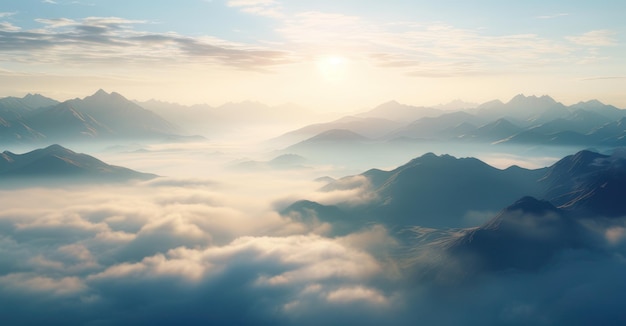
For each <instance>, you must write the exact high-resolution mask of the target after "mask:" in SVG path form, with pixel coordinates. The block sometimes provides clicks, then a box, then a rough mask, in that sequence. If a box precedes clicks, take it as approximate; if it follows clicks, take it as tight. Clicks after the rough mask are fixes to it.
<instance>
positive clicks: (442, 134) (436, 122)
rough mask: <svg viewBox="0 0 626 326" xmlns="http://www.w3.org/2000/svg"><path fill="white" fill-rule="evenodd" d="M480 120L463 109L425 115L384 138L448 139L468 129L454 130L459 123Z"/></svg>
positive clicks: (464, 123)
mask: <svg viewBox="0 0 626 326" xmlns="http://www.w3.org/2000/svg"><path fill="white" fill-rule="evenodd" d="M481 121H482V120H481V119H479V118H477V117H476V116H474V115H472V114H470V113H467V112H464V111H458V112H452V113H446V114H442V115H440V116H437V117H425V118H421V119H418V120H416V121H413V122H411V123H410V124H408V125H407V126H405V127H403V128H400V129H398V130H396V131H393V132H391V133H389V134H388V135H387V136H385V138H386V139H394V138H410V139H442V138H443V139H449V138H452V137H457V136H460V134H463V133H465V132H467V131H468V130H467V129H466V128H461V130H460V131H459V130H456V129H455V128H456V127H458V126H459V125H465V126H467V125H468V124H469V126H472V125H474V126H475V125H477V124H480V122H481ZM471 129H473V128H470V130H471Z"/></svg>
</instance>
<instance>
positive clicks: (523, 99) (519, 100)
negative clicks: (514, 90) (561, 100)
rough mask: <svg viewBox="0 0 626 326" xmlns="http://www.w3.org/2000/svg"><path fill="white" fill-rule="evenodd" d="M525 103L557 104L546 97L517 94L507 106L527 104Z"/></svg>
mask: <svg viewBox="0 0 626 326" xmlns="http://www.w3.org/2000/svg"><path fill="white" fill-rule="evenodd" d="M527 103H542V104H556V103H557V102H556V101H555V100H554V99H553V98H552V97H550V96H548V95H542V96H540V97H537V96H535V95H530V96H525V95H524V94H518V95H515V97H513V98H512V99H511V100H510V101H509V103H508V104H527Z"/></svg>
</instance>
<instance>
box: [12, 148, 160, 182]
mask: <svg viewBox="0 0 626 326" xmlns="http://www.w3.org/2000/svg"><path fill="white" fill-rule="evenodd" d="M154 177H156V175H154V174H148V173H140V172H137V171H133V170H130V169H127V168H123V167H119V166H114V165H109V164H106V163H104V162H102V161H100V160H98V159H96V158H95V157H93V156H90V155H87V154H81V153H76V152H73V151H71V150H69V149H67V148H65V147H63V146H60V145H50V146H48V147H46V148H42V149H37V150H34V151H31V152H28V153H24V154H14V153H12V152H9V151H4V152H2V153H0V179H3V180H5V182H6V181H16V182H27V183H38V182H42V183H44V182H47V181H51V180H57V181H62V182H65V183H73V182H86V181H93V182H95V181H97V182H113V181H125V180H131V179H140V180H146V179H151V178H154Z"/></svg>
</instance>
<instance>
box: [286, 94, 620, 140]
mask: <svg viewBox="0 0 626 326" xmlns="http://www.w3.org/2000/svg"><path fill="white" fill-rule="evenodd" d="M624 119H626V110H622V109H618V108H616V107H614V106H612V105H606V104H603V103H601V102H599V101H597V100H591V101H587V102H580V103H577V104H574V105H570V106H566V105H564V104H562V103H559V102H557V101H555V100H554V99H553V98H551V97H549V96H547V95H544V96H540V97H537V96H524V95H522V94H520V95H517V96H515V97H513V98H512V99H511V100H510V101H509V102H506V103H504V102H502V101H499V100H495V101H490V102H486V103H484V104H481V105H478V106H477V107H475V108H472V109H467V110H462V111H453V112H450V111H442V110H437V109H433V108H419V107H411V106H407V105H404V104H400V103H397V102H394V101H392V102H388V103H384V104H382V105H380V106H379V107H377V108H374V109H373V110H371V111H368V112H365V113H362V114H357V115H355V116H346V117H344V118H341V119H338V120H335V121H331V122H328V123H318V124H313V125H309V126H305V127H302V128H300V129H297V130H294V131H291V132H288V133H286V134H283V135H282V136H279V137H277V138H275V139H274V141H276V140H282V141H283V142H287V141H291V144H294V143H296V142H302V141H306V139H307V137H308V138H314V137H316V136H318V135H319V134H322V133H324V132H327V131H329V130H334V129H343V130H347V131H351V132H354V133H357V134H360V135H363V136H366V137H368V138H370V140H374V141H376V142H379V143H383V144H384V143H388V142H394V143H398V141H399V140H402V141H404V142H407V141H408V142H416V141H435V142H453V143H468V142H469V143H478V144H497V145H504V144H509V145H520V144H521V145H531V146H532V145H555V146H556V145H575V146H580V147H587V146H606V147H615V146H623V145H625V142H626V137H625V136H626V129H625V127H626V120H624Z"/></svg>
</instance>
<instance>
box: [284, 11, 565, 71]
mask: <svg viewBox="0 0 626 326" xmlns="http://www.w3.org/2000/svg"><path fill="white" fill-rule="evenodd" d="M278 32H279V33H281V34H282V35H283V36H284V37H285V38H286V39H288V40H289V42H290V43H291V44H296V45H298V46H299V47H300V48H301V49H304V51H306V52H309V53H316V52H317V53H323V51H328V49H332V51H335V52H339V53H347V54H348V55H351V56H363V55H364V56H365V60H371V61H372V62H374V63H375V64H377V65H379V66H381V67H387V68H395V69H403V70H405V71H406V72H407V74H409V75H411V76H440V77H443V76H458V75H467V74H480V73H484V74H491V73H493V72H494V71H502V69H503V67H506V69H508V71H511V70H519V69H526V68H527V67H537V66H541V65H547V64H551V63H555V62H563V61H564V60H570V59H569V55H570V54H571V53H572V49H571V48H570V47H568V46H567V44H563V42H558V41H555V40H551V39H548V38H543V37H541V36H539V35H536V34H511V35H501V36H493V35H486V34H485V33H484V32H482V31H480V30H472V29H461V28H457V27H455V26H452V25H449V24H443V23H413V22H396V23H387V24H376V23H373V22H371V21H367V20H364V19H362V18H360V17H358V16H349V15H342V14H332V13H323V12H305V13H300V14H297V15H295V16H293V17H291V18H289V19H287V20H286V21H285V26H284V27H283V28H280V29H278ZM359 59H363V57H361V58H359Z"/></svg>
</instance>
